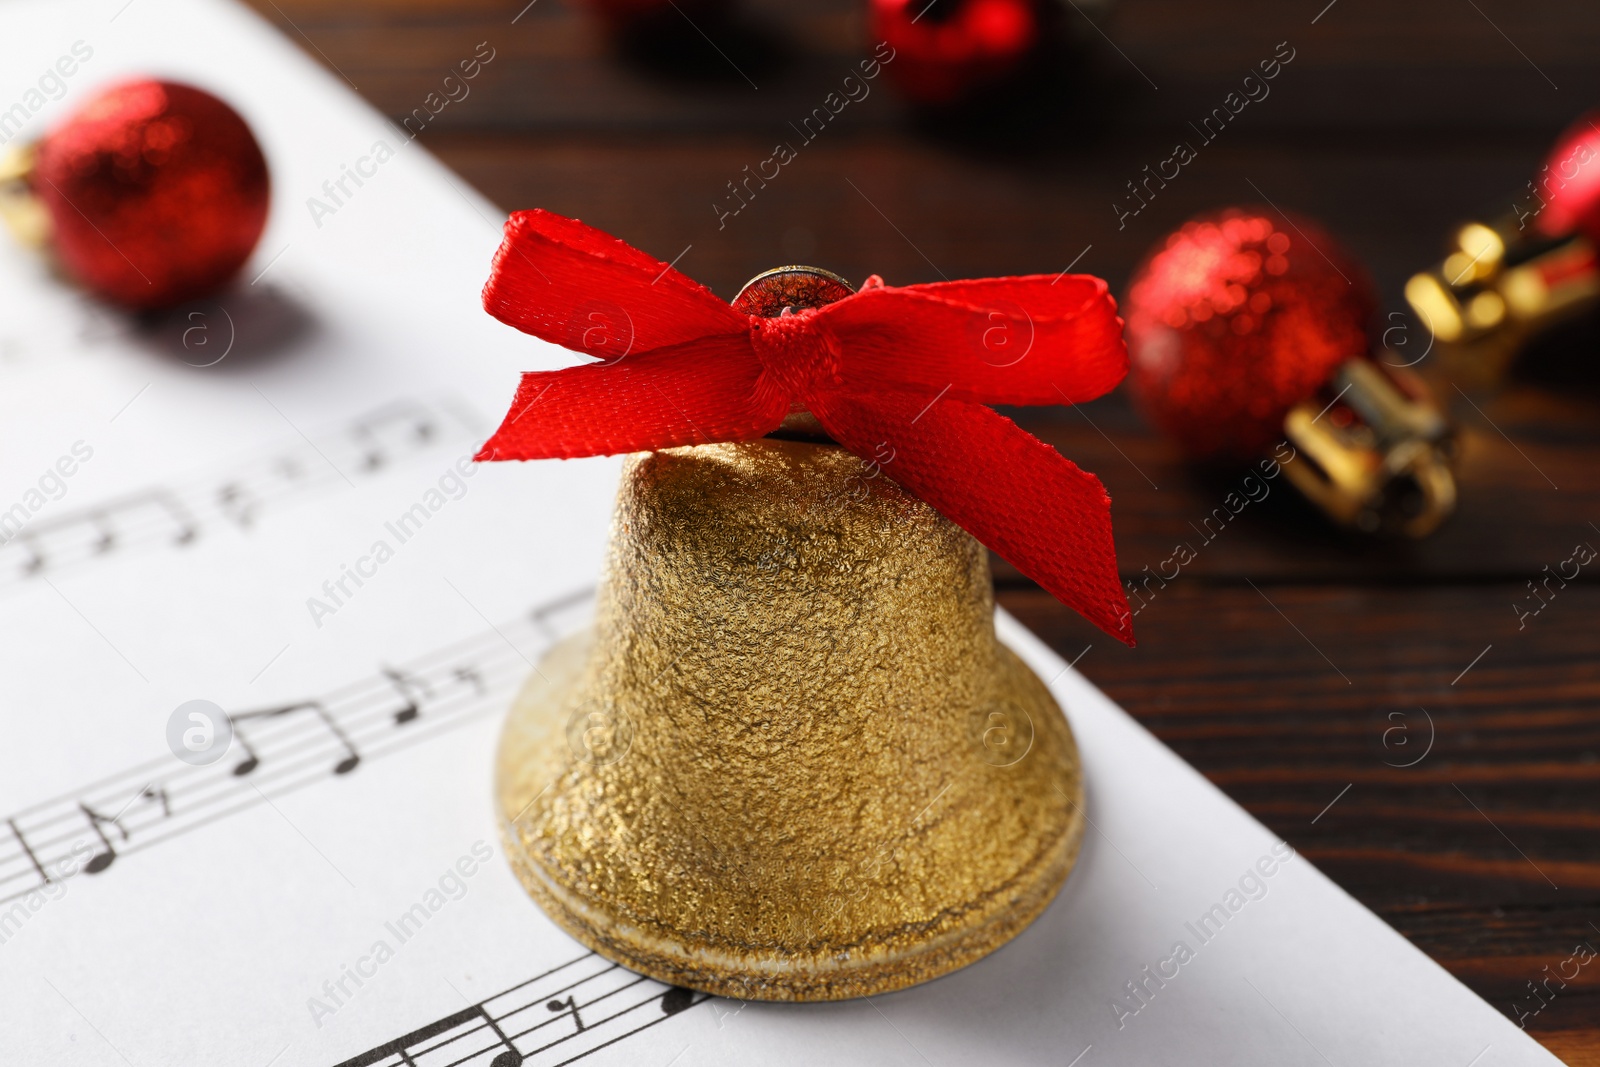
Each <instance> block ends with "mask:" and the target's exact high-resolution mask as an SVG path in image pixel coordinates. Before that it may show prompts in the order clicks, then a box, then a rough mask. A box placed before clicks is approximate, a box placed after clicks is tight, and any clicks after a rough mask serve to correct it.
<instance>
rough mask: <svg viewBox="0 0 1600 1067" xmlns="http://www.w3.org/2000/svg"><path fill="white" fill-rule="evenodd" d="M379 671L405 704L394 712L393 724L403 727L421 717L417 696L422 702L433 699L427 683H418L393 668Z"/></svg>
mask: <svg viewBox="0 0 1600 1067" xmlns="http://www.w3.org/2000/svg"><path fill="white" fill-rule="evenodd" d="M380 669H381V671H382V673H383V676H384V677H385V678H387V679H389V684H390V685H393V686H394V687H395V689H397V690H398V691H399V693H400V699H401V700H403V701H404V702H405V703H403V704H402V705H401V706H400V708H399V709H398V710H397V711H395V713H394V724H395V725H396V726H403V725H404V724H406V723H408V722H411V721H412V720H413V719H415V718H416V717H417V716H418V715H421V714H422V709H421V708H420V707H419V706H418V705H417V696H418V695H421V697H422V698H423V699H424V700H432V699H433V690H432V689H430V688H429V687H428V683H426V682H422V681H418V680H417V679H416V678H413V677H412V676H411V675H409V674H407V673H406V672H405V671H397V670H395V669H394V668H393V667H383V668H380Z"/></svg>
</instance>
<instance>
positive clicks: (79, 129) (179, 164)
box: [32, 80, 268, 308]
mask: <svg viewBox="0 0 1600 1067" xmlns="http://www.w3.org/2000/svg"><path fill="white" fill-rule="evenodd" d="M32 184H33V189H34V192H35V193H36V194H37V195H38V196H39V198H40V199H41V200H42V201H43V202H44V205H45V208H46V210H47V211H48V212H49V214H50V218H51V220H52V223H53V226H54V230H53V234H52V240H53V243H54V247H55V252H56V254H57V256H59V257H60V260H61V262H62V263H63V264H64V265H65V266H66V268H67V270H68V271H69V272H70V273H72V274H73V275H74V276H75V277H76V278H77V279H78V280H79V281H81V282H82V283H83V284H84V285H86V286H88V287H89V288H90V289H92V290H94V291H95V292H96V293H99V294H100V295H101V296H104V297H106V298H107V299H109V300H112V301H115V302H117V303H120V304H125V305H128V306H130V307H135V308H159V307H169V306H171V305H174V304H179V303H182V302H183V301H185V300H188V299H191V298H193V297H196V296H200V295H202V294H204V293H206V292H209V291H211V290H213V289H216V288H217V287H218V286H220V285H222V284H223V283H224V282H226V281H227V280H228V279H230V278H232V277H233V275H234V274H236V273H237V272H238V270H239V268H240V267H242V266H243V265H244V261H245V260H246V259H248V258H249V257H250V252H251V250H252V249H253V248H255V246H256V241H257V239H259V238H260V236H261V229H262V227H263V226H265V225H266V221H267V197H268V181H267V161H266V159H265V158H264V157H263V156H262V154H261V148H260V146H259V145H257V144H256V139H255V137H254V136H252V135H251V133H250V127H248V126H246V125H245V123H244V120H243V119H242V118H240V117H239V115H238V113H237V112H235V111H234V110H233V108H231V107H229V106H228V105H227V104H225V103H223V102H222V101H221V100H218V99H217V98H216V97H214V96H212V95H211V94H210V93H206V92H202V91H201V90H199V89H195V88H192V87H190V86H187V85H178V84H176V83H173V82H162V81H151V80H138V81H129V82H123V83H121V84H118V85H115V86H112V87H111V88H109V89H106V90H104V91H103V92H101V93H100V94H99V95H97V96H95V97H93V98H92V99H90V100H89V101H88V103H86V104H84V105H83V106H82V107H81V108H79V109H78V110H77V112H75V113H74V114H73V115H72V117H71V118H69V119H67V121H66V122H65V123H64V124H62V125H61V126H60V127H59V128H57V129H55V130H53V131H52V132H51V133H50V134H48V135H47V136H46V137H45V139H44V140H43V141H42V142H41V143H40V144H39V154H38V160H37V162H36V164H35V167H34V172H33V176H32Z"/></svg>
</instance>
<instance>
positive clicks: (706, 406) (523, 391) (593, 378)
mask: <svg viewBox="0 0 1600 1067" xmlns="http://www.w3.org/2000/svg"><path fill="white" fill-rule="evenodd" d="M695 349H696V356H695V358H686V357H685V355H684V353H682V352H680V351H676V350H675V349H671V348H668V349H660V350H657V351H654V352H646V353H643V354H641V355H636V356H630V357H628V358H627V359H626V360H624V361H623V362H621V363H612V364H603V363H591V364H588V365H586V366H582V367H568V368H567V369H565V370H558V371H532V372H529V373H526V374H524V375H523V376H522V382H521V384H520V385H518V387H517V395H516V398H515V399H514V400H513V401H512V403H511V409H510V410H509V411H508V412H506V417H505V421H504V422H502V423H501V424H500V428H499V429H498V430H496V431H495V433H494V436H492V437H490V438H489V440H488V442H487V443H485V444H484V446H483V448H482V450H481V451H480V452H479V453H478V455H477V456H476V457H475V458H476V459H478V460H480V461H481V460H505V459H575V458H577V457H580V456H610V455H615V454H617V453H620V452H645V451H653V450H655V449H661V448H674V447H676V446H678V445H703V444H709V443H711V442H714V441H748V440H752V439H754V438H757V437H760V436H762V435H763V434H767V433H770V432H771V431H773V430H775V429H777V427H778V424H779V423H780V422H782V421H783V418H784V416H785V415H786V414H788V411H789V402H788V400H787V398H785V397H783V396H781V395H779V394H778V393H776V392H775V391H772V390H769V389H764V388H761V387H760V379H761V367H760V365H759V364H758V363H757V362H756V360H755V357H754V356H753V355H752V354H751V352H750V347H749V339H748V336H745V335H734V336H728V337H720V338H707V339H705V340H704V341H701V342H698V343H696V344H695ZM718 349H721V351H718Z"/></svg>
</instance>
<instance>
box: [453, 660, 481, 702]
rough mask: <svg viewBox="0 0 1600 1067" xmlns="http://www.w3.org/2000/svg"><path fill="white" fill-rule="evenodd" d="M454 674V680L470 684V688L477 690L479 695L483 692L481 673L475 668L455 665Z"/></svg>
mask: <svg viewBox="0 0 1600 1067" xmlns="http://www.w3.org/2000/svg"><path fill="white" fill-rule="evenodd" d="M455 676H456V681H458V682H460V683H461V684H462V685H470V686H472V688H473V689H474V690H476V691H477V693H478V695H479V696H482V695H483V694H484V692H485V690H484V687H483V675H481V674H479V673H478V671H477V669H476V668H474V667H457V668H456V671H455Z"/></svg>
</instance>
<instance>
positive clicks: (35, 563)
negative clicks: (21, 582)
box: [21, 530, 44, 576]
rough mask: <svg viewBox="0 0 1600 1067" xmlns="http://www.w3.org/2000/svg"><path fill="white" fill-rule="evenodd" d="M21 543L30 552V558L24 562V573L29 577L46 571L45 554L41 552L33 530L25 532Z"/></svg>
mask: <svg viewBox="0 0 1600 1067" xmlns="http://www.w3.org/2000/svg"><path fill="white" fill-rule="evenodd" d="M21 541H22V544H23V547H24V548H26V549H27V550H28V558H27V559H25V560H23V561H22V573H23V574H26V575H29V576H32V575H35V574H38V573H39V572H40V571H42V570H44V553H43V552H41V551H39V539H38V538H37V537H36V536H35V535H34V532H33V531H32V530H25V531H23V533H22V535H21Z"/></svg>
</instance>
